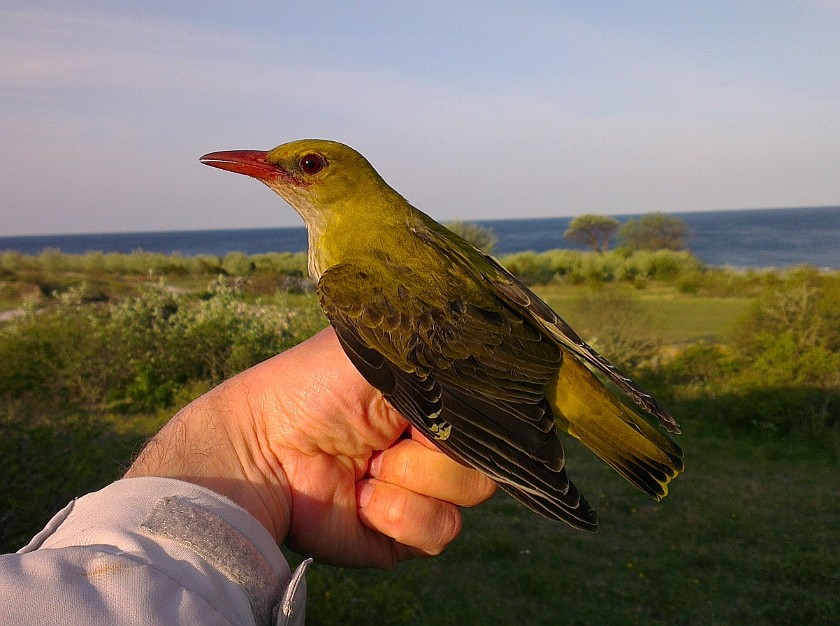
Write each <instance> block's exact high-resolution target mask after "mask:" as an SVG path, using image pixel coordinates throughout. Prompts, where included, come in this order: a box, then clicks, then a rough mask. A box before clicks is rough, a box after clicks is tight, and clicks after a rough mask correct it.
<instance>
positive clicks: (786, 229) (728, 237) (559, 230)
mask: <svg viewBox="0 0 840 626" xmlns="http://www.w3.org/2000/svg"><path fill="white" fill-rule="evenodd" d="M674 216H675V217H679V218H680V219H682V220H684V221H685V222H686V224H687V225H688V228H689V231H690V233H691V239H690V240H689V242H688V247H689V249H690V250H691V251H692V253H694V255H695V256H696V257H697V258H698V259H700V260H701V261H702V262H703V263H705V264H706V265H711V266H727V267H732V268H742V269H743V268H769V267H775V268H779V269H781V268H786V267H793V266H797V265H811V266H814V267H818V268H824V269H840V206H832V207H811V208H790V209H747V210H737V211H702V212H694V213H675V214H674ZM638 217H639V216H638V215H616V216H615V218H616V219H617V220H619V222H622V223H623V222H625V221H627V220H628V219H630V218H638ZM572 219H573V218H571V217H546V218H532V219H509V220H473V221H475V222H476V223H478V224H480V225H481V226H484V227H487V228H491V229H492V230H493V232H494V234H495V235H496V237H497V238H498V242H497V243H496V246H495V248H494V249H493V254H494V255H497V256H498V255H504V254H509V253H512V252H524V251H528V250H533V251H535V252H544V251H546V250H553V249H556V248H571V249H583V248H581V247H580V246H577V245H575V244H573V243H571V242H569V241H567V240H565V239H564V238H563V233H564V232H565V230H566V229H567V228H568V226H569V222H570V221H571V220H572ZM306 245H307V243H306V229H305V228H304V227H303V226H301V227H296V228H258V229H231V230H189V231H166V232H137V233H104V234H103V233H100V234H89V235H33V236H19V237H4V236H0V250H3V251H8V250H16V251H18V252H21V253H22V254H40V253H41V252H43V251H44V250H46V249H58V250H61V251H62V252H64V253H68V254H83V253H85V252H89V251H101V252H126V253H127V252H134V251H136V250H145V251H148V252H162V253H165V254H172V253H180V254H182V255H184V256H194V255H198V254H209V255H215V256H224V255H226V254H228V253H229V252H244V253H246V254H262V253H266V252H301V251H304V250H306Z"/></svg>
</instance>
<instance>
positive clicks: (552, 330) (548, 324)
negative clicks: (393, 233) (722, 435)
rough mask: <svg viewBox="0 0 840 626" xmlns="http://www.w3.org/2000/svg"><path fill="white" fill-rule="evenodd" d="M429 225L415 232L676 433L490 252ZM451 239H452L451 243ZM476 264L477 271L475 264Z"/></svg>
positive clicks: (652, 402) (653, 404) (662, 413)
mask: <svg viewBox="0 0 840 626" xmlns="http://www.w3.org/2000/svg"><path fill="white" fill-rule="evenodd" d="M429 226H430V228H428V229H426V230H423V231H422V232H418V236H421V237H422V238H423V239H424V241H425V242H426V243H427V244H429V245H432V246H435V247H436V248H438V249H439V250H440V251H441V252H442V253H444V254H446V255H448V256H449V257H451V258H453V261H455V258H456V257H459V258H458V260H459V261H460V266H461V268H462V269H463V270H464V271H468V272H472V273H473V277H474V279H475V280H479V281H483V282H485V283H486V285H487V287H488V289H492V290H493V291H494V292H495V293H496V295H497V296H499V297H500V298H501V299H502V300H503V301H504V302H505V303H506V304H508V305H509V306H511V307H513V308H514V309H516V310H519V311H521V312H522V313H523V314H524V315H525V316H527V317H529V318H530V319H532V320H534V321H535V322H536V323H538V324H539V325H540V326H541V327H542V329H543V330H545V331H546V332H547V333H549V334H550V335H551V336H552V337H554V338H555V339H556V340H557V341H559V342H560V343H562V344H563V345H565V346H566V347H568V348H569V349H570V350H571V351H572V352H574V353H575V354H576V355H578V356H579V357H580V358H581V359H582V360H583V361H584V362H585V363H588V364H589V365H590V366H591V367H592V368H594V369H595V370H596V371H598V372H600V373H601V374H603V375H604V376H606V377H607V379H608V380H609V381H610V382H612V383H613V384H614V385H615V386H616V387H618V389H620V390H621V391H622V392H623V393H624V394H625V395H626V396H627V397H628V398H630V399H631V400H632V401H633V402H634V403H635V404H636V405H638V406H639V407H641V408H642V409H644V410H645V411H646V412H647V413H649V414H650V415H652V416H654V417H656V418H657V419H658V420H659V423H660V425H662V426H663V427H664V428H665V429H666V430H668V431H670V432H672V433H677V434H679V433H680V432H681V431H680V426H679V424H677V422H676V421H675V420H674V418H673V417H671V415H670V414H669V413H668V411H666V410H665V408H664V407H663V406H662V405H661V404H659V402H657V400H656V399H655V398H654V397H653V396H651V395H650V394H649V393H647V392H646V391H645V390H644V389H642V388H641V387H640V386H639V385H637V384H636V383H635V382H633V380H631V379H630V378H628V377H627V376H625V375H624V374H622V373H621V372H620V371H619V370H618V369H617V368H616V367H615V366H614V365H613V364H612V363H610V362H609V361H608V360H607V359H605V358H604V357H602V356H601V355H600V354H598V352H596V351H595V350H593V349H592V347H591V346H589V345H588V344H587V343H586V342H585V341H583V340H582V339H581V338H580V337H579V336H578V334H577V333H576V332H575V331H574V330H573V329H572V328H571V327H570V326H569V325H568V324H567V323H566V322H565V321H564V320H563V319H562V318H561V317H560V316H559V315H557V313H555V312H554V311H553V310H552V309H551V307H549V306H548V305H547V304H546V303H545V302H543V301H542V300H541V299H540V298H539V297H538V296H537V295H536V294H535V293H534V292H532V291H531V290H530V289H528V287H526V286H525V285H523V284H522V282H521V281H520V280H519V279H517V278H516V277H515V276H514V275H513V274H511V273H510V272H509V271H507V270H506V269H505V268H504V267H503V266H502V265H501V263H499V262H498V261H497V260H496V259H494V258H493V257H492V256H490V255H488V254H485V253H483V252H481V251H480V250H478V249H476V248H474V247H473V246H471V245H470V244H469V243H467V242H466V241H463V240H459V238H457V237H455V236H454V235H453V234H452V233H450V232H449V231H446V230H445V229H443V228H442V227H441V226H440V225H438V224H436V223H434V222H431V223H430V224H429ZM453 242H454V243H453ZM476 266H479V267H480V268H481V270H480V272H479V271H477V270H475V269H474V268H475V267H476Z"/></svg>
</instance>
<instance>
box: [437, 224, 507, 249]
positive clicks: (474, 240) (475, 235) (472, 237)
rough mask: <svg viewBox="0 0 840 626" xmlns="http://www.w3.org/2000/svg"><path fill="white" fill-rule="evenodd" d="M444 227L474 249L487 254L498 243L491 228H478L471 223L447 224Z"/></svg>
mask: <svg viewBox="0 0 840 626" xmlns="http://www.w3.org/2000/svg"><path fill="white" fill-rule="evenodd" d="M445 226H446V227H447V228H448V229H449V230H451V231H452V232H453V233H455V234H456V235H458V236H459V237H461V238H462V239H466V240H467V241H469V242H470V243H471V244H472V245H474V246H475V247H476V248H478V249H479V250H483V251H484V252H486V253H487V254H490V253H491V252H493V248H494V247H495V246H496V242H497V241H498V239H497V238H496V233H494V232H493V229H492V228H486V227H484V226H479V225H478V224H474V223H472V222H460V221H457V222H449V223H448V224H445Z"/></svg>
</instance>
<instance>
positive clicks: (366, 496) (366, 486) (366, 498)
mask: <svg viewBox="0 0 840 626" xmlns="http://www.w3.org/2000/svg"><path fill="white" fill-rule="evenodd" d="M361 485H362V486H361V488H360V489H359V495H358V500H359V508H360V509H363V508H365V507H366V506H367V505H368V502H370V499H371V497H372V496H373V490H374V486H373V484H372V483H371V482H370V481H369V480H365V481H362V483H361Z"/></svg>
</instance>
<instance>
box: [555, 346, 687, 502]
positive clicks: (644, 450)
mask: <svg viewBox="0 0 840 626" xmlns="http://www.w3.org/2000/svg"><path fill="white" fill-rule="evenodd" d="M546 397H547V399H548V401H549V402H550V403H551V408H552V410H553V411H554V417H555V421H556V423H557V427H558V428H559V429H560V430H564V431H565V432H567V433H568V434H570V435H572V436H573V437H575V438H577V439H579V440H580V441H581V442H582V443H583V444H584V445H585V446H586V447H587V448H589V449H590V450H592V451H593V452H594V453H595V454H597V455H598V456H600V457H601V458H602V459H603V460H604V461H606V462H607V463H608V464H609V465H610V466H611V467H612V468H613V469H614V470H615V471H617V472H618V473H619V474H621V475H622V476H624V478H626V479H627V480H629V481H630V482H631V483H633V484H634V485H635V486H636V487H638V488H639V489H641V490H642V491H644V492H645V493H646V494H648V495H649V496H651V497H652V498H654V499H655V500H661V499H662V498H663V497H665V496H666V495H667V494H668V483H669V482H670V481H671V479H672V478H674V477H675V476H676V475H677V474H679V473H680V472H681V471H682V470H683V467H684V466H683V462H682V457H683V453H682V450H680V448H679V446H677V445H676V444H675V443H674V442H673V441H671V440H670V439H669V438H668V437H666V436H665V435H663V434H661V433H660V432H659V431H657V430H656V429H655V428H654V427H653V426H651V425H650V424H649V423H648V422H647V421H646V420H645V419H643V418H642V417H641V416H639V415H638V414H637V413H636V412H635V411H634V410H632V409H631V408H629V407H628V406H626V405H625V404H623V403H622V402H621V401H620V400H619V399H618V397H617V396H616V395H615V394H613V393H612V392H611V391H610V390H609V389H607V388H606V387H605V386H604V385H603V384H602V383H601V381H600V380H598V379H597V378H596V377H595V376H594V374H592V373H591V372H590V371H589V370H588V369H587V368H586V366H585V365H583V363H581V362H580V361H578V359H576V358H575V357H574V356H573V355H572V354H571V353H570V352H569V351H568V350H566V349H563V365H562V366H561V368H560V372H559V374H558V375H557V377H556V379H555V380H553V381H552V382H551V384H550V385H549V388H548V389H547V390H546Z"/></svg>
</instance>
